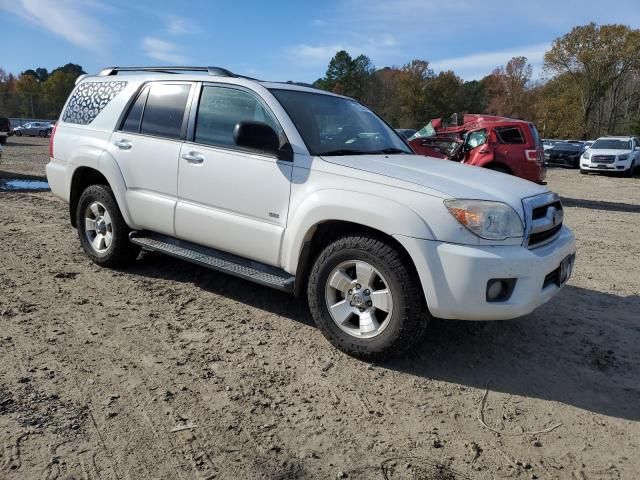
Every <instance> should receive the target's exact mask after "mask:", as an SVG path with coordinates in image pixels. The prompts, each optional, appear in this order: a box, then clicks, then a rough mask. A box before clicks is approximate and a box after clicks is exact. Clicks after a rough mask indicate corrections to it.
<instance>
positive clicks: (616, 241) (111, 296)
mask: <svg viewBox="0 0 640 480" xmlns="http://www.w3.org/2000/svg"><path fill="white" fill-rule="evenodd" d="M46 144H47V142H46V140H43V139H38V138H23V139H15V138H11V139H10V140H9V144H8V145H7V146H6V148H5V150H4V157H3V163H2V164H0V177H2V176H4V177H8V176H15V175H16V174H26V175H31V176H42V175H43V172H44V170H43V167H44V164H45V162H46V161H47V147H46ZM548 180H549V185H550V187H551V188H552V189H553V190H555V191H557V192H558V193H560V194H561V195H562V196H563V199H564V204H565V206H566V212H565V215H566V222H567V223H568V224H569V225H570V226H571V227H572V228H573V229H574V232H575V233H576V236H577V241H578V257H577V266H576V270H575V273H574V276H573V278H572V279H571V281H570V282H569V285H568V286H567V287H566V288H565V289H564V290H563V291H562V292H561V294H560V295H558V296H557V297H556V298H554V299H553V300H552V301H551V302H549V303H548V304H547V305H545V306H543V307H542V308H540V309H539V310H537V311H536V312H534V313H533V314H531V315H528V316H526V317H524V318H521V319H518V320H513V321H507V322H456V321H434V322H433V323H432V324H431V325H430V328H429V334H428V336H427V338H426V339H425V340H424V341H423V342H422V343H421V344H420V345H419V346H418V348H417V349H416V350H415V351H414V352H412V353H410V354H408V355H406V356H405V357H403V358H398V359H394V360H393V361H389V362H385V363H382V364H376V365H370V364H367V363H363V362H360V361H358V360H355V359H352V358H350V357H348V356H346V355H343V354H342V353H340V352H338V351H336V350H335V349H333V348H332V347H331V346H330V345H329V344H328V343H327V342H326V341H325V340H324V338H323V337H322V336H321V334H320V333H319V331H318V330H317V329H316V328H315V327H314V326H313V324H312V321H311V320H310V318H309V315H308V313H307V310H306V307H305V304H304V302H303V301H300V300H295V299H294V298H292V297H290V296H288V295H285V294H282V293H279V292H276V291H272V290H269V289H267V288H263V287H260V286H256V285H253V284H250V283H247V282H245V281H242V280H238V279H235V278H232V277H228V276H225V275H222V274H218V273H215V272H212V271H208V270H206V269H203V268H199V267H196V266H192V265H190V264H186V263H182V262H180V261H177V260H173V259H170V258H168V257H163V256H161V255H158V254H151V253H147V254H143V256H142V258H141V259H140V260H139V261H138V262H137V264H136V265H135V266H134V267H133V268H131V269H128V270H125V271H111V270H104V269H101V268H98V267H97V266H95V265H93V264H92V263H91V262H90V261H89V260H88V259H87V257H85V256H84V254H83V253H82V250H81V247H80V244H79V241H78V238H77V236H76V232H75V230H74V229H73V228H72V227H71V226H70V225H69V222H68V214H67V207H66V205H65V204H64V203H63V202H62V201H60V200H58V199H56V198H54V197H53V196H52V195H51V194H50V193H48V192H39V193H28V192H0V361H1V364H0V365H1V367H2V368H1V369H0V447H2V448H1V449H0V478H9V479H13V478H24V479H56V478H57V479H72V478H74V479H75V478H83V479H105V480H106V479H147V478H162V479H190V478H200V479H212V478H217V479H244V478H269V479H276V478H282V479H285V478H286V479H288V478H322V479H324V478H328V479H332V478H351V479H441V480H444V479H446V480H452V479H493V478H518V479H536V478H538V479H574V480H592V479H606V480H610V479H611V480H613V479H636V478H639V476H640V457H639V456H638V452H640V367H639V365H640V293H639V292H640V178H638V177H636V178H633V179H627V178H615V177H605V176H595V175H589V176H583V175H580V174H579V173H578V172H577V171H575V170H560V169H555V170H551V171H550V174H549V179H548ZM487 386H488V390H485V388H486V387H487ZM485 393H486V398H485ZM483 399H484V401H483ZM479 417H481V418H483V419H484V422H485V424H486V426H483V425H482V424H481V422H480V420H479ZM553 427H555V428H553ZM552 428H553V430H552V431H550V432H547V433H531V432H535V431H541V430H550V429H552ZM496 431H499V432H500V433H496Z"/></svg>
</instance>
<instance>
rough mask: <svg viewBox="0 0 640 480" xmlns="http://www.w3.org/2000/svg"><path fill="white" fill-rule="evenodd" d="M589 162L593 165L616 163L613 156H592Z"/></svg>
mask: <svg viewBox="0 0 640 480" xmlns="http://www.w3.org/2000/svg"><path fill="white" fill-rule="evenodd" d="M591 161H592V162H593V163H613V162H615V161H616V156H615V155H592V156H591Z"/></svg>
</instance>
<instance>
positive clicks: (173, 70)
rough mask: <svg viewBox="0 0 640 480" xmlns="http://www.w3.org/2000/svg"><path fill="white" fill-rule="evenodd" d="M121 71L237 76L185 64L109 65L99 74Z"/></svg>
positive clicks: (225, 70) (112, 73)
mask: <svg viewBox="0 0 640 480" xmlns="http://www.w3.org/2000/svg"><path fill="white" fill-rule="evenodd" d="M119 72H157V73H178V72H207V73H208V74H209V75H212V76H215V77H236V76H237V75H236V74H234V73H233V72H231V71H229V70H227V69H226V68H221V67H183V66H171V65H168V66H161V67H108V68H104V69H102V70H100V73H98V76H101V77H106V76H109V75H117V74H118V73H119Z"/></svg>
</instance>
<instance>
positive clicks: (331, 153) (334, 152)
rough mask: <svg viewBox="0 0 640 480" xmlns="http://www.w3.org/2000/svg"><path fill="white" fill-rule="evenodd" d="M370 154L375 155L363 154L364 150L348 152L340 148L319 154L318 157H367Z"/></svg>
mask: <svg viewBox="0 0 640 480" xmlns="http://www.w3.org/2000/svg"><path fill="white" fill-rule="evenodd" d="M370 153H375V152H365V151H364V150H349V149H347V148H341V149H338V150H329V151H327V152H321V153H319V154H318V155H320V156H321V157H322V156H324V157H331V156H338V155H368V154H370Z"/></svg>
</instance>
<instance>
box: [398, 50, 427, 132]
mask: <svg viewBox="0 0 640 480" xmlns="http://www.w3.org/2000/svg"><path fill="white" fill-rule="evenodd" d="M432 78H433V70H432V69H430V68H429V62H427V61H425V60H412V61H411V62H409V63H407V64H406V65H404V66H403V67H402V69H401V71H400V75H399V77H398V82H397V96H398V102H399V104H400V111H401V112H402V118H401V120H400V127H402V128H420V127H422V126H423V125H425V124H426V123H427V122H428V121H429V120H430V118H429V114H428V111H427V99H428V96H429V94H428V90H427V84H428V81H429V80H430V79H432Z"/></svg>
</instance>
